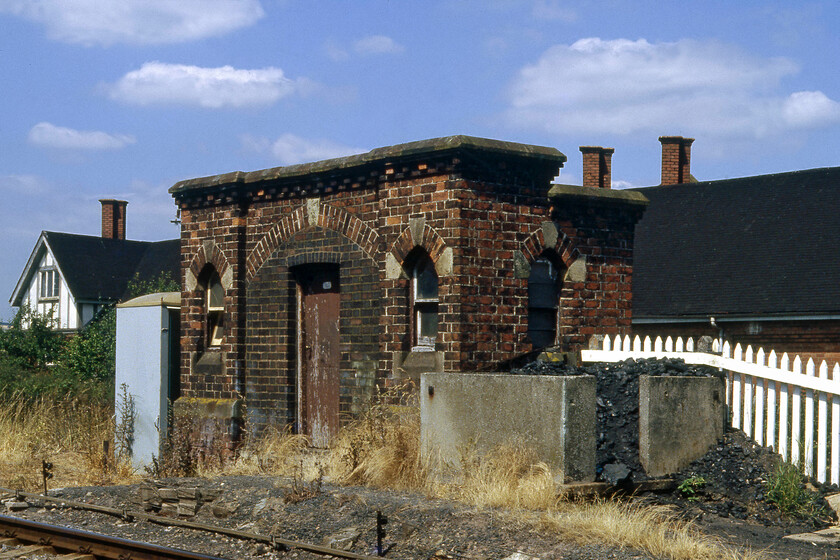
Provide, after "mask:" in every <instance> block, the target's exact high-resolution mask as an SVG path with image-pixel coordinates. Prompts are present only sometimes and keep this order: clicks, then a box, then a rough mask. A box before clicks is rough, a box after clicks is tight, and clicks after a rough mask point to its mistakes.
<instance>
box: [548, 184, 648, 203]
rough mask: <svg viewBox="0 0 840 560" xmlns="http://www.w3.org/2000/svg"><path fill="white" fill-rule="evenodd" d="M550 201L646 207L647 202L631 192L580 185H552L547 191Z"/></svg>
mask: <svg viewBox="0 0 840 560" xmlns="http://www.w3.org/2000/svg"><path fill="white" fill-rule="evenodd" d="M548 197H549V198H550V199H577V200H580V201H584V202H590V203H593V204H599V203H601V204H610V203H613V204H630V205H634V206H642V207H644V206H647V205H648V203H649V201H648V199H647V197H646V196H645V195H643V194H642V193H640V192H637V191H632V190H617V189H597V188H593V187H584V186H582V185H552V186H551V189H550V190H549V191H548Z"/></svg>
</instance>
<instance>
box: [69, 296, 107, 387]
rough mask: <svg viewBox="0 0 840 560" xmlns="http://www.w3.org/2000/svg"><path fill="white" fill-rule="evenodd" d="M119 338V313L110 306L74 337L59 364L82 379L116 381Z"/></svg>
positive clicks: (72, 374)
mask: <svg viewBox="0 0 840 560" xmlns="http://www.w3.org/2000/svg"><path fill="white" fill-rule="evenodd" d="M116 340H117V314H116V310H115V309H114V308H113V307H109V308H107V309H104V310H103V311H102V312H101V313H99V314H98V315H97V316H96V318H95V319H93V320H92V321H91V322H90V323H88V324H87V325H86V326H85V328H84V329H82V332H81V333H79V334H78V335H76V336H74V337H72V338H70V340H69V341H68V342H67V346H66V348H65V349H64V353H63V355H62V356H61V360H60V366H59V367H60V368H61V369H63V370H65V371H66V372H67V373H69V374H70V375H71V376H74V377H76V378H77V379H79V380H82V381H101V382H104V381H113V379H114V363H115V360H116V358H115V354H116Z"/></svg>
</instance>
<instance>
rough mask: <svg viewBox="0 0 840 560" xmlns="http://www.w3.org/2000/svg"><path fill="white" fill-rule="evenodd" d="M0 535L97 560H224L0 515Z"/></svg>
mask: <svg viewBox="0 0 840 560" xmlns="http://www.w3.org/2000/svg"><path fill="white" fill-rule="evenodd" d="M0 535H3V536H5V537H9V538H14V539H17V540H19V541H21V542H24V543H37V544H41V545H44V546H49V547H52V548H54V549H56V550H58V551H71V552H79V553H82V554H90V555H92V556H95V557H96V558H109V559H114V560H119V559H124V558H131V559H132V560H223V559H222V558H219V557H217V556H207V555H205V554H198V553H195V552H189V551H186V550H178V549H175V548H169V547H166V546H160V545H156V544H151V543H144V542H139V541H131V540H128V539H121V538H119V537H111V536H108V535H102V534H99V533H91V532H88V531H81V530H79V529H72V528H70V527H59V526H57V525H47V524H46V523H40V522H38V521H30V520H28V519H22V518H20V517H8V516H6V515H0Z"/></svg>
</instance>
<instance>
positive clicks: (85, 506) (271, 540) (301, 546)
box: [0, 487, 381, 560]
mask: <svg viewBox="0 0 840 560" xmlns="http://www.w3.org/2000/svg"><path fill="white" fill-rule="evenodd" d="M3 493H5V494H6V495H13V496H17V497H18V498H19V499H26V500H31V501H33V502H36V503H37V502H41V503H52V504H55V505H57V506H59V507H69V508H73V509H80V510H87V511H91V512H96V513H102V514H105V515H111V516H116V517H119V518H121V519H123V520H125V521H141V520H142V521H148V522H150V523H155V524H159V525H165V526H169V527H181V528H184V529H192V530H195V531H206V532H210V533H215V534H218V535H225V536H228V537H233V538H237V539H241V540H248V541H253V542H260V543H263V544H266V545H268V546H270V547H271V548H274V549H276V550H293V549H296V550H301V551H306V552H311V553H314V554H318V555H321V556H332V557H336V558H346V559H348V560H381V557H378V556H368V555H365V554H358V553H354V552H351V551H349V550H339V549H336V548H331V547H328V546H321V545H315V544H310V543H304V542H300V541H294V540H289V539H284V538H282V537H278V536H276V535H260V534H256V533H249V532H246V531H241V530H236V529H229V528H226V527H218V526H214V525H206V524H203V523H196V522H193V521H187V520H183V519H173V518H170V517H164V516H160V515H152V514H149V513H146V512H140V511H129V510H127V509H117V508H110V507H105V506H99V505H95V504H89V503H85V502H77V501H73V500H68V499H64V498H58V497H53V496H47V495H44V494H34V493H31V492H23V491H20V490H11V489H8V488H2V487H0V494H3ZM6 520H10V523H13V522H21V523H27V524H32V525H34V526H38V525H40V526H44V527H51V528H53V529H55V530H57V531H59V532H60V531H66V532H75V533H79V534H86V535H94V536H96V537H101V538H103V539H111V540H113V541H119V542H126V543H131V542H136V541H128V540H123V539H119V538H116V537H108V536H105V535H98V534H96V533H86V532H85V531H78V530H75V529H70V528H67V527H59V526H52V525H46V524H43V523H37V522H34V521H28V520H25V519H21V518H17V517H8V516H3V515H0V538H3V536H4V535H7V536H14V535H9V532H10V531H11V529H7V528H6V526H5V524H4V522H5V521H6ZM33 531H34V530H33ZM21 534H24V535H25V534H26V533H25V532H22V533H21ZM14 538H18V537H14ZM18 540H23V539H18ZM27 542H30V543H34V542H39V543H40V542H41V541H40V540H36V541H33V540H28V541H27ZM0 544H2V541H0ZM136 544H139V545H145V546H148V547H152V548H155V549H161V550H170V551H174V552H176V553H182V554H187V555H189V554H192V556H138V555H136V554H135V555H125V554H123V555H122V556H120V555H117V556H102V555H94V556H93V557H94V558H118V559H120V560H139V559H143V558H161V559H164V560H166V559H170V558H172V559H175V558H184V559H187V558H196V559H211V558H215V557H213V556H205V555H201V554H195V553H190V552H186V551H179V550H177V549H169V548H166V547H160V546H157V545H152V544H148V543H140V542H136ZM74 550H75V549H74ZM139 553H140V552H139V549H138V553H137V554H139ZM73 558H74V560H75V558H76V557H73ZM79 558H82V557H79ZM0 560H5V559H4V557H3V556H2V553H0ZM219 560H221V559H219Z"/></svg>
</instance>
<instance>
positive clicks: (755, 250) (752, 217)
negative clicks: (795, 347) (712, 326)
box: [633, 167, 840, 320]
mask: <svg viewBox="0 0 840 560" xmlns="http://www.w3.org/2000/svg"><path fill="white" fill-rule="evenodd" d="M634 190H637V191H638V192H641V193H642V194H644V195H645V196H646V197H647V198H648V199H649V200H650V204H649V206H648V208H647V211H646V212H645V214H644V216H643V217H642V219H641V220H640V221H639V223H638V224H637V225H636V237H635V243H634V265H633V318H634V320H639V319H641V320H644V319H656V318H680V317H682V318H691V317H699V318H708V317H709V316H710V315H714V316H719V317H725V316H745V317H750V316H753V317H758V316H765V317H766V316H774V315H782V316H802V315H804V316H814V315H826V314H840V213H838V211H839V210H840V167H831V168H821V169H810V170H805V171H794V172H791V173H778V174H774V175H760V176H754V177H743V178H739V179H726V180H718V181H704V182H698V183H685V184H681V185H670V186H658V187H648V188H642V189H634Z"/></svg>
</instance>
